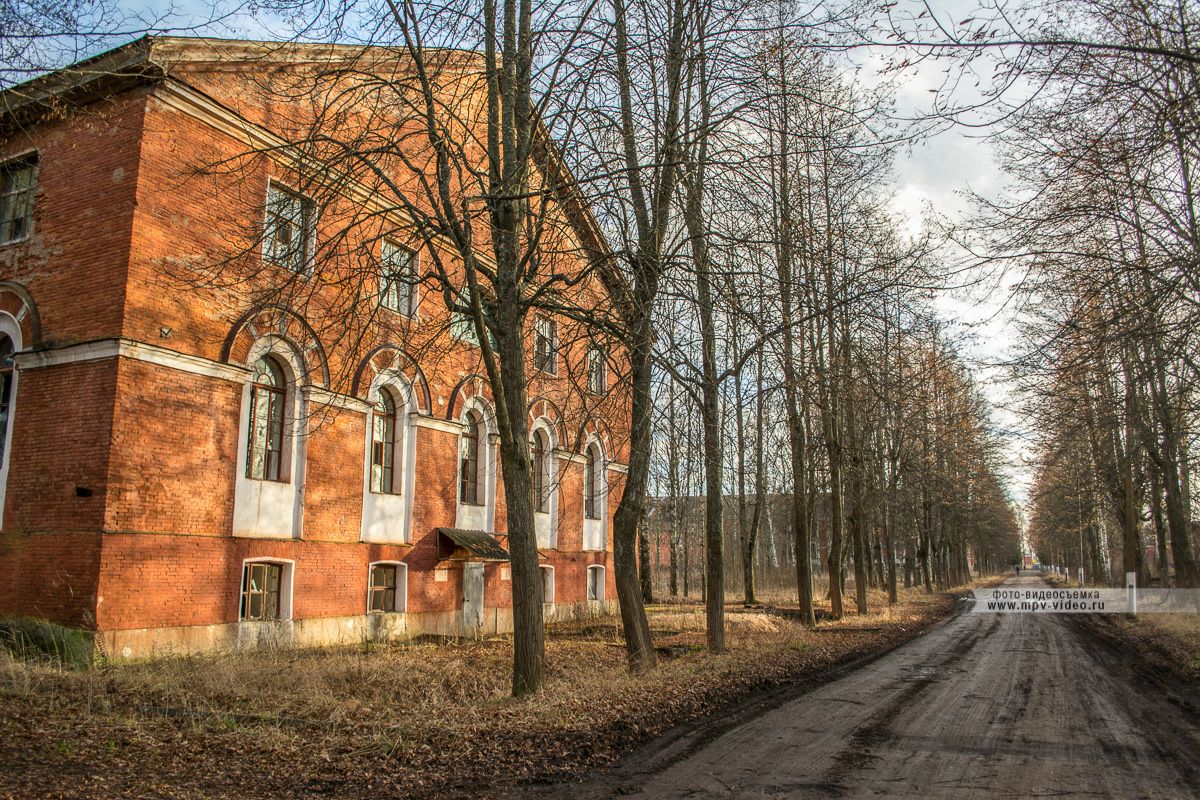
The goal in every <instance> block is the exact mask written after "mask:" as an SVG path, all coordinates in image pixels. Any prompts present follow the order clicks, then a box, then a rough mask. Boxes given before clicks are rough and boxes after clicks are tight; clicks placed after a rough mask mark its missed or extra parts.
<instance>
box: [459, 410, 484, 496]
mask: <svg viewBox="0 0 1200 800" xmlns="http://www.w3.org/2000/svg"><path fill="white" fill-rule="evenodd" d="M479 446H480V431H479V415H478V414H476V413H475V412H474V411H472V412H470V413H468V414H467V424H466V427H465V428H464V429H463V433H462V442H461V445H460V448H461V453H460V465H459V484H458V499H459V500H461V501H462V502H464V503H469V504H471V505H479V504H480V503H479Z"/></svg>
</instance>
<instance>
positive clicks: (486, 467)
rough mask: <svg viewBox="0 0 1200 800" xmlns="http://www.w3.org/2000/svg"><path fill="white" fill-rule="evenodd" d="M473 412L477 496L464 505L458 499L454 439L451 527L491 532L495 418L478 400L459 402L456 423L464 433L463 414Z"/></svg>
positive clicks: (457, 453)
mask: <svg viewBox="0 0 1200 800" xmlns="http://www.w3.org/2000/svg"><path fill="white" fill-rule="evenodd" d="M472 411H474V412H475V413H476V414H477V415H478V416H479V420H480V422H479V451H480V452H479V463H478V469H479V484H478V485H479V496H478V500H479V502H478V503H464V502H463V501H462V499H461V498H460V496H459V486H460V485H461V483H462V455H461V454H462V436H461V434H460V435H459V436H458V437H457V447H456V448H455V451H454V463H455V467H454V503H455V509H456V512H455V523H454V525H455V527H456V528H469V529H472V530H482V531H488V532H491V531H494V530H495V529H496V526H495V523H496V481H497V474H496V440H497V439H498V434H497V433H496V417H495V414H493V413H492V410H491V408H489V407H488V405H487V404H486V403H484V402H483V401H482V400H480V398H478V397H472V398H470V399H468V400H467V401H466V402H465V403H463V409H462V412H461V413H460V415H459V417H458V424H459V425H460V426H461V429H462V430H464V431H465V430H466V421H467V414H469V413H470V412H472Z"/></svg>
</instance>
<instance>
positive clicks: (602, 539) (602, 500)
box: [581, 436, 608, 550]
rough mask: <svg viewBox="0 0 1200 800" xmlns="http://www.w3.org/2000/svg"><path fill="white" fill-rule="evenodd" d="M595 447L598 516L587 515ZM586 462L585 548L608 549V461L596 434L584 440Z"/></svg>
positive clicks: (584, 482)
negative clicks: (591, 466)
mask: <svg viewBox="0 0 1200 800" xmlns="http://www.w3.org/2000/svg"><path fill="white" fill-rule="evenodd" d="M592 448H595V451H596V453H598V454H599V458H598V459H597V464H596V468H595V469H594V470H593V471H592V474H591V476H590V477H591V479H592V483H593V485H594V487H595V492H596V498H595V509H596V516H595V517H589V516H588V515H587V492H588V486H587V480H588V477H589V476H588V466H587V465H588V462H589V461H590V457H589V455H588V454H589V453H590V452H592ZM583 458H584V462H583V464H582V465H581V466H582V469H583V481H582V483H583V497H582V498H581V500H582V501H583V503H582V506H581V508H582V510H583V512H584V513H583V549H584V550H607V549H608V466H607V464H608V462H607V459H606V457H605V454H604V445H603V444H602V443H601V442H600V439H599V438H598V437H596V436H591V437H589V438H588V439H587V441H586V442H584V446H583Z"/></svg>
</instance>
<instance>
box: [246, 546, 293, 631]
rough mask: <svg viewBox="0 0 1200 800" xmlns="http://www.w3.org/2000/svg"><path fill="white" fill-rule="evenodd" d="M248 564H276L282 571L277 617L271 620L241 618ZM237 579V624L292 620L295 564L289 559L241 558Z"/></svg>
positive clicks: (260, 623) (269, 557) (259, 623)
mask: <svg viewBox="0 0 1200 800" xmlns="http://www.w3.org/2000/svg"><path fill="white" fill-rule="evenodd" d="M249 564H277V565H278V566H280V567H282V568H283V569H281V570H280V574H279V616H278V617H277V618H276V619H273V620H261V619H244V618H243V617H242V596H243V595H244V594H245V593H246V566H247V565H249ZM239 569H240V570H241V573H240V575H239V577H238V624H246V623H250V624H257V625H262V624H270V623H272V622H289V621H291V619H292V595H293V594H294V592H295V573H296V562H295V561H294V560H293V559H290V558H276V557H275V556H254V557H253V558H243V559H242V563H241V566H240V567H239Z"/></svg>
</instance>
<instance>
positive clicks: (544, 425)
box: [529, 418, 559, 550]
mask: <svg viewBox="0 0 1200 800" xmlns="http://www.w3.org/2000/svg"><path fill="white" fill-rule="evenodd" d="M539 433H540V434H541V435H542V437H543V440H544V441H545V444H546V446H545V453H544V458H545V472H544V473H543V475H542V486H543V487H544V489H545V491H546V493H547V496H546V510H545V511H538V510H537V505H536V504H535V505H534V509H533V527H534V532H535V534H536V536H537V546H538V548H540V549H543V550H553V549H555V548H557V547H558V497H559V492H558V484H559V474H558V472H559V470H558V459H557V457H556V456H555V452H556V451H557V450H558V441H557V440H556V438H555V436H554V426H553V425H551V424H550V423H549V421H548V420H546V419H545V418H539V419H538V420H537V421H535V422H534V424H533V427H532V428H531V429H530V431H529V438H530V440H531V446H530V455H531V456H532V454H533V448H532V440H533V437H534V436H537V435H538V434H539ZM533 466H534V468H535V469H537V468H539V466H538V465H536V464H535V465H533Z"/></svg>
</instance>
